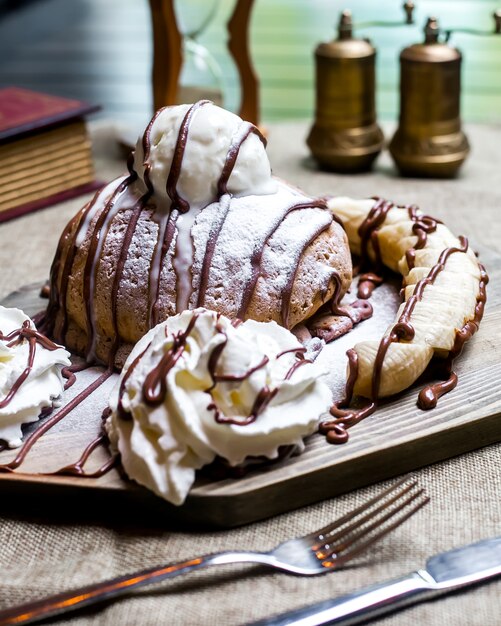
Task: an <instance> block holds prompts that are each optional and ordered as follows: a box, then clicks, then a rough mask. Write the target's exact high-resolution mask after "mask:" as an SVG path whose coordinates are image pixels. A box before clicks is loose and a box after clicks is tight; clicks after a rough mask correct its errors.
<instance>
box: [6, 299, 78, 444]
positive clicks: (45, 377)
mask: <svg viewBox="0 0 501 626" xmlns="http://www.w3.org/2000/svg"><path fill="white" fill-rule="evenodd" d="M25 323H26V326H27V328H26V332H24V333H21V335H20V336H19V334H18V333H17V332H16V331H19V330H21V329H22V328H23V324H25ZM35 330H36V329H35V325H34V324H33V322H32V321H31V320H30V318H29V317H28V316H27V315H25V314H24V313H23V312H22V311H21V310H19V309H8V308H5V307H3V306H0V440H3V441H5V442H6V443H7V444H8V446H9V447H11V448H16V447H18V446H20V445H21V437H22V431H21V425H22V424H27V423H29V422H35V421H36V420H37V419H38V418H39V416H40V412H41V411H42V409H44V408H47V407H50V406H52V405H53V403H54V402H55V401H57V399H58V398H59V397H60V396H61V394H62V392H63V390H64V381H63V377H62V375H61V370H62V368H63V367H64V366H65V365H70V364H71V363H70V359H69V357H70V354H69V352H67V351H66V350H65V349H64V348H62V347H60V346H57V347H56V346H55V344H52V342H49V344H51V345H54V347H55V349H53V350H49V349H48V348H46V347H44V345H42V343H40V341H39V340H37V339H36V336H35V340H33V339H32V342H31V343H32V348H31V350H32V353H33V352H34V354H33V363H32V365H31V368H30V369H29V373H28V376H27V377H26V379H25V380H24V381H22V382H21V384H19V383H20V380H21V377H22V376H23V372H25V370H26V368H28V367H29V362H30V340H29V336H31V337H33V333H32V332H30V331H35ZM9 336H10V338H9Z"/></svg>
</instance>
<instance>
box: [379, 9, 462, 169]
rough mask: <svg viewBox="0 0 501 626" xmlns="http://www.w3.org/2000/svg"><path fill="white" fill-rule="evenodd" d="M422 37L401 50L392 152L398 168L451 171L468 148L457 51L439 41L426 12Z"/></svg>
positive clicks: (456, 167)
mask: <svg viewBox="0 0 501 626" xmlns="http://www.w3.org/2000/svg"><path fill="white" fill-rule="evenodd" d="M424 32H425V41H424V43H421V44H415V45H413V46H409V47H408V48H405V49H404V50H402V52H401V54H400V121H399V126H398V129H397V131H396V133H395V135H394V136H393V139H392V140H391V142H390V146H389V147H390V152H391V155H392V157H393V159H394V160H395V163H396V164H397V167H398V169H399V170H400V171H401V173H402V174H405V175H413V176H429V177H439V178H448V177H452V176H454V175H455V174H456V173H457V171H458V169H459V167H460V166H461V164H462V163H463V161H464V160H465V159H466V157H467V155H468V152H469V150H470V147H469V144H468V140H467V138H466V135H465V134H464V132H463V131H462V130H461V120H460V117H459V108H460V93H461V83H460V72H461V53H460V52H459V50H457V49H456V48H452V47H451V46H448V45H447V44H445V43H440V42H439V34H440V30H439V26H438V23H437V20H436V19H435V18H432V17H431V18H428V20H427V22H426V26H425V31H424Z"/></svg>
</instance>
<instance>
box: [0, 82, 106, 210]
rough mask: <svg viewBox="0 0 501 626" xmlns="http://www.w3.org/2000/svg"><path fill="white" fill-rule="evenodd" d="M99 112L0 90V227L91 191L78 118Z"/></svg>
mask: <svg viewBox="0 0 501 626" xmlns="http://www.w3.org/2000/svg"><path fill="white" fill-rule="evenodd" d="M99 108H100V107H98V106H94V105H90V104H87V103H85V102H81V101H79V100H71V99H68V98H60V97H59V96H50V95H47V94H43V93H37V92H34V91H30V90H29V89H21V88H20V87H7V88H5V89H0V171H1V172H2V176H1V177H0V222H2V221H4V220H8V219H12V218H13V217H17V216H19V215H23V214H24V213H30V212H32V211H36V210H38V209H41V208H43V207H46V206H50V205H51V204H56V203H57V202H61V201H63V200H67V199H69V198H71V197H75V196H77V195H81V194H83V193H88V192H89V191H91V190H92V189H96V187H97V186H98V184H97V183H96V182H95V179H94V168H93V163H92V154H91V143H90V140H89V137H88V134H87V129H86V126H85V120H84V116H85V115H88V114H89V113H93V112H94V111H97V110H98V109H99Z"/></svg>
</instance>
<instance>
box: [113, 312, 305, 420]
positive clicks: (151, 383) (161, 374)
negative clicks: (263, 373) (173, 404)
mask: <svg viewBox="0 0 501 626" xmlns="http://www.w3.org/2000/svg"><path fill="white" fill-rule="evenodd" d="M219 317H220V316H219V315H218V320H219ZM197 319H198V313H194V314H193V315H192V317H191V319H190V322H189V323H188V326H187V327H186V330H184V331H179V332H177V333H175V334H174V335H173V336H172V345H171V347H170V348H169V349H168V350H167V351H166V352H165V354H163V355H162V358H161V359H160V361H159V362H158V363H157V365H156V366H155V367H154V368H152V369H151V371H150V372H149V373H148V375H147V376H146V378H145V380H144V383H143V385H142V389H141V393H142V399H143V401H144V402H145V404H147V405H149V406H152V407H156V406H159V405H161V404H163V403H164V402H165V401H166V396H167V384H166V381H167V376H168V374H169V372H170V370H171V369H172V368H173V367H174V365H175V364H176V363H177V362H178V360H179V359H180V358H181V357H182V355H183V353H184V350H185V348H186V342H187V339H188V337H189V336H190V334H191V332H192V331H193V329H194V328H195V325H196V321H197ZM234 326H237V325H236V324H234ZM216 330H217V332H219V333H221V335H223V341H221V342H220V343H219V344H218V345H217V346H215V347H214V348H213V350H212V353H211V354H210V356H209V359H208V365H207V367H208V371H209V376H210V378H211V381H212V382H211V385H210V386H209V387H208V388H207V389H206V390H205V392H206V393H207V394H208V395H209V397H210V398H211V401H210V402H209V404H208V406H207V410H209V411H214V419H215V421H216V422H217V423H218V424H233V425H235V426H246V425H248V424H251V423H252V422H254V421H255V420H256V419H257V418H258V416H259V415H260V414H261V413H262V412H263V411H264V410H265V409H266V407H267V406H268V404H269V403H270V402H271V400H272V399H273V398H274V397H275V396H276V394H277V393H278V388H274V389H270V388H269V387H268V386H267V385H265V386H264V387H263V388H262V389H261V390H260V391H259V393H258V394H257V396H256V399H255V401H254V404H253V406H252V408H251V412H250V414H249V415H248V416H247V417H246V418H244V419H243V420H237V419H234V418H231V417H225V416H223V415H222V413H221V411H220V410H219V408H218V406H217V404H216V403H215V401H214V399H213V396H212V391H213V390H214V388H215V387H216V385H217V384H218V383H222V382H243V381H244V380H247V379H248V378H250V376H252V374H254V373H255V372H257V371H258V370H260V369H262V368H263V367H265V366H266V365H267V364H268V363H269V358H268V357H267V356H266V355H265V356H264V357H263V358H262V359H261V361H259V363H257V364H256V365H254V366H252V367H250V368H249V369H248V370H246V371H245V372H242V373H220V372H218V371H217V368H218V363H219V360H220V358H221V356H222V354H223V352H224V349H225V347H226V345H227V343H228V335H227V333H226V331H225V329H224V328H223V327H222V326H221V325H220V324H219V323H218V321H217V322H216ZM165 334H166V336H167V335H168V333H167V328H166V329H165ZM150 345H151V344H150ZM148 348H149V345H148V346H147V347H146V348H145V350H143V352H142V353H141V354H139V355H138V356H137V357H136V358H135V359H134V361H133V362H132V363H131V365H130V367H129V369H128V370H127V373H126V374H125V376H124V377H123V379H122V383H121V385H120V389H119V395H118V411H117V413H118V416H119V417H120V418H121V419H124V420H130V419H131V414H130V413H129V412H128V411H127V410H126V409H125V408H124V406H123V396H124V394H125V387H126V383H127V381H128V379H129V377H130V376H131V375H132V373H133V371H134V369H135V368H136V366H137V364H138V363H139V361H140V360H141V358H142V357H143V355H144V353H145V352H146V350H148ZM305 350H306V349H305V348H303V347H302V346H298V347H295V348H290V349H288V350H284V351H283V352H280V353H279V354H278V355H277V357H276V358H277V359H279V358H280V357H282V356H283V355H284V354H289V353H291V352H294V354H295V356H296V359H297V360H296V361H295V362H294V363H293V364H292V366H291V367H290V368H289V369H288V370H287V372H286V374H285V376H284V380H290V378H291V377H292V376H293V374H294V372H295V371H296V370H297V369H298V368H299V367H301V366H302V365H305V364H306V363H311V361H310V360H308V359H305V358H303V354H304V352H305Z"/></svg>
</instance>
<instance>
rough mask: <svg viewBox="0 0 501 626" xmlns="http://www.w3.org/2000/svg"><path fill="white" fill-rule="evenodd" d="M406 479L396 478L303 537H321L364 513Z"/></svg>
mask: <svg viewBox="0 0 501 626" xmlns="http://www.w3.org/2000/svg"><path fill="white" fill-rule="evenodd" d="M407 481H408V477H407V476H404V477H403V478H401V479H400V480H398V481H397V482H396V483H395V484H394V485H391V486H390V487H387V488H386V489H385V490H384V491H382V492H381V493H380V494H378V495H377V496H375V497H374V498H372V499H371V500H368V501H367V502H364V504H362V505H361V506H359V507H358V508H357V509H354V510H353V511H350V512H349V513H346V515H343V516H342V517H340V518H339V519H337V520H334V521H333V522H331V523H330V524H327V526H324V527H323V528H319V529H318V530H315V531H313V532H312V533H309V534H308V535H306V536H305V539H315V538H318V539H321V538H322V537H323V536H324V535H327V534H329V533H331V532H332V531H333V530H335V529H336V528H339V527H340V526H342V525H343V524H346V522H350V521H352V520H353V519H355V518H356V517H358V516H359V515H360V514H362V513H365V511H367V510H368V509H370V508H371V507H372V506H374V505H375V504H377V503H378V502H380V501H381V500H383V499H384V498H386V496H388V495H389V494H391V493H392V492H393V491H395V490H396V489H398V488H399V487H401V486H402V485H403V484H404V483H405V482H407Z"/></svg>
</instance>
